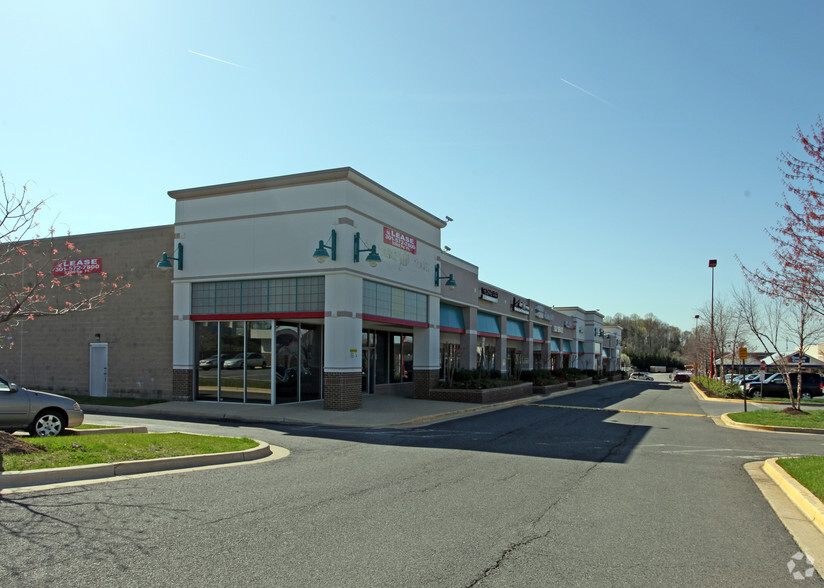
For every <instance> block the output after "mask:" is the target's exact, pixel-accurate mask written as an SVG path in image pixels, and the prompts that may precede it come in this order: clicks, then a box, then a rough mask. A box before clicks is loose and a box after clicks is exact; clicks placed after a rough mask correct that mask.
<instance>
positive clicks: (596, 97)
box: [561, 78, 618, 110]
mask: <svg viewBox="0 0 824 588" xmlns="http://www.w3.org/2000/svg"><path fill="white" fill-rule="evenodd" d="M561 81H562V82H563V83H565V84H567V85H568V86H572V87H573V88H575V89H576V90H580V91H581V92H583V93H584V94H586V95H587V96H592V97H593V98H595V99H596V100H600V101H601V102H603V103H604V104H606V105H607V106H611V107H612V108H615V109H616V110H617V109H618V108H617V107H616V106H615V105H614V104H610V103H609V102H607V101H606V100H604V99H603V98H601V97H600V96H596V95H595V94H593V93H592V92H589V91H588V90H584V89H583V88H582V87H581V86H576V85H575V84H573V83H572V82H568V81H567V80H565V79H564V78H561Z"/></svg>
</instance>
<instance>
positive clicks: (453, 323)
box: [441, 302, 466, 331]
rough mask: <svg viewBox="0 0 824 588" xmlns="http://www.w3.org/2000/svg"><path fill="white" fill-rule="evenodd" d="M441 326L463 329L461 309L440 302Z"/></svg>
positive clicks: (464, 327)
mask: <svg viewBox="0 0 824 588" xmlns="http://www.w3.org/2000/svg"><path fill="white" fill-rule="evenodd" d="M441 326H442V327H447V328H450V329H460V330H462V331H465V330H466V326H465V325H464V317H463V309H461V308H460V307H458V306H452V305H451V304H444V303H443V302H441Z"/></svg>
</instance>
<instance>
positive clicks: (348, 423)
mask: <svg viewBox="0 0 824 588" xmlns="http://www.w3.org/2000/svg"><path fill="white" fill-rule="evenodd" d="M601 385H604V384H601ZM584 389H585V388H573V389H571V390H575V391H576V392H578V391H581V390H584ZM563 393H564V392H562V394H563ZM554 395H557V393H556V394H554ZM550 396H553V394H548V395H539V394H533V395H530V396H526V397H524V398H518V399H517V400H508V401H506V402H498V403H494V404H468V403H466V402H442V401H438V400H415V399H412V398H404V397H400V396H390V395H368V396H364V397H363V404H362V406H361V408H358V409H355V410H346V411H335V410H324V408H323V401H317V402H303V403H294V404H282V405H275V406H272V405H269V404H240V403H233V402H164V403H160V404H147V405H145V406H136V407H121V406H104V405H86V406H84V407H83V411H84V412H85V413H86V414H87V415H90V416H91V415H107V414H109V415H122V416H141V417H156V418H183V419H194V420H204V421H230V422H237V423H266V424H290V425H326V426H335V427H412V426H418V425H422V424H427V423H432V422H435V421H442V420H448V419H452V418H458V417H462V416H466V415H469V414H473V413H480V412H488V411H493V410H500V409H502V408H507V407H509V406H517V405H519V404H525V403H528V402H533V401H535V400H541V399H545V398H549V397H550Z"/></svg>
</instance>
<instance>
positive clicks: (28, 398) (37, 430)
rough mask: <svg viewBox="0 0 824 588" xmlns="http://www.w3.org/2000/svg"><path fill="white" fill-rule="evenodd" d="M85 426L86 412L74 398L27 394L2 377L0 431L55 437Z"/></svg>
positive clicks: (0, 384)
mask: <svg viewBox="0 0 824 588" xmlns="http://www.w3.org/2000/svg"><path fill="white" fill-rule="evenodd" d="M81 424H83V411H82V410H81V408H80V405H79V404H77V402H75V401H74V400H72V399H71V398H66V397H65V396H60V395H58V394H49V393H48V392H35V391H34V390H26V389H25V388H21V387H20V386H18V385H17V384H13V383H11V382H9V381H8V379H6V378H4V377H2V376H0V431H8V432H13V431H28V432H29V434H30V435H34V436H37V437H53V436H55V435H59V434H60V433H62V432H63V431H65V430H66V429H67V428H72V427H78V426H80V425H81Z"/></svg>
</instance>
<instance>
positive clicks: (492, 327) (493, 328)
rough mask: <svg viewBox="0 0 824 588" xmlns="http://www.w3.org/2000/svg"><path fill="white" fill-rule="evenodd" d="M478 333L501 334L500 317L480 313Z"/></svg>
mask: <svg viewBox="0 0 824 588" xmlns="http://www.w3.org/2000/svg"><path fill="white" fill-rule="evenodd" d="M478 332H479V333H491V334H493V335H500V334H501V327H500V325H499V324H498V317H497V316H495V315H494V314H487V313H485V312H479V313H478Z"/></svg>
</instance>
